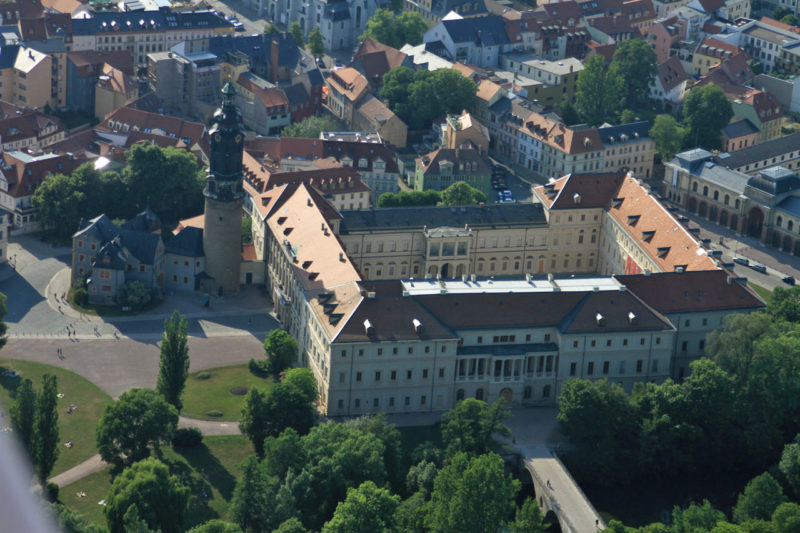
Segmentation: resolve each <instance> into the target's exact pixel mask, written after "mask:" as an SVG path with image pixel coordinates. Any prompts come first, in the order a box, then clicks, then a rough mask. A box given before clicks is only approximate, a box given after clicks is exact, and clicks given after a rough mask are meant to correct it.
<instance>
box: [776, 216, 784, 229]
mask: <svg viewBox="0 0 800 533" xmlns="http://www.w3.org/2000/svg"><path fill="white" fill-rule="evenodd" d="M782 224H783V217H778V218H777V219H776V220H775V225H776V226H778V227H779V228H780V227H781V225H782Z"/></svg>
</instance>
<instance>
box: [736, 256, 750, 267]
mask: <svg viewBox="0 0 800 533" xmlns="http://www.w3.org/2000/svg"><path fill="white" fill-rule="evenodd" d="M733 262H734V263H738V264H740V265H744V266H747V265H749V264H750V260H749V259H747V258H746V257H738V256H737V257H734V258H733Z"/></svg>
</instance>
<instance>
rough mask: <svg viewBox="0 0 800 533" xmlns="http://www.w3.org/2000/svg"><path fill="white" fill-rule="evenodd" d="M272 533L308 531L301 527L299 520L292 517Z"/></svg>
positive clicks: (302, 532)
mask: <svg viewBox="0 0 800 533" xmlns="http://www.w3.org/2000/svg"><path fill="white" fill-rule="evenodd" d="M272 533H309V531H308V530H307V529H306V528H305V527H303V523H302V522H301V521H300V519H299V518H297V517H296V516H293V517H291V518H290V519H289V520H286V521H285V522H283V523H282V524H281V525H279V526H278V529H276V530H275V531H273V532H272Z"/></svg>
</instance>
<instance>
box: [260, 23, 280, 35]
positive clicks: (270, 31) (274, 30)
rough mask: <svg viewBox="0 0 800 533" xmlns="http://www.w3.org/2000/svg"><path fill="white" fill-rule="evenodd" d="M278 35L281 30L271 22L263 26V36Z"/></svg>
mask: <svg viewBox="0 0 800 533" xmlns="http://www.w3.org/2000/svg"><path fill="white" fill-rule="evenodd" d="M280 33H281V29H280V28H279V27H277V26H276V25H275V24H273V23H272V22H270V23H268V24H264V35H278V34H280Z"/></svg>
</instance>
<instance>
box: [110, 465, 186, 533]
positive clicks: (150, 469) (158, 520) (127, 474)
mask: <svg viewBox="0 0 800 533" xmlns="http://www.w3.org/2000/svg"><path fill="white" fill-rule="evenodd" d="M189 497H190V490H189V489H188V488H187V487H185V486H183V484H182V483H181V481H180V479H179V478H178V476H175V475H170V473H169V469H168V468H167V466H166V465H165V464H164V463H162V462H161V461H158V460H157V459H154V458H148V459H144V460H142V461H139V462H138V463H135V464H133V465H132V466H130V467H128V468H126V469H125V470H124V471H123V472H122V474H120V475H119V476H117V478H116V479H115V480H114V483H112V484H111V489H110V490H109V492H108V496H107V497H106V500H107V503H108V505H106V507H105V509H104V512H105V515H106V521H107V523H108V528H109V530H110V531H111V533H127V528H126V527H125V526H126V515H127V516H130V513H135V514H136V516H138V518H139V519H140V520H143V521H144V522H145V523H146V524H147V526H148V527H150V529H152V530H158V531H161V532H162V533H180V532H181V531H183V528H182V525H183V515H184V513H185V512H186V509H187V507H188V505H189Z"/></svg>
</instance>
